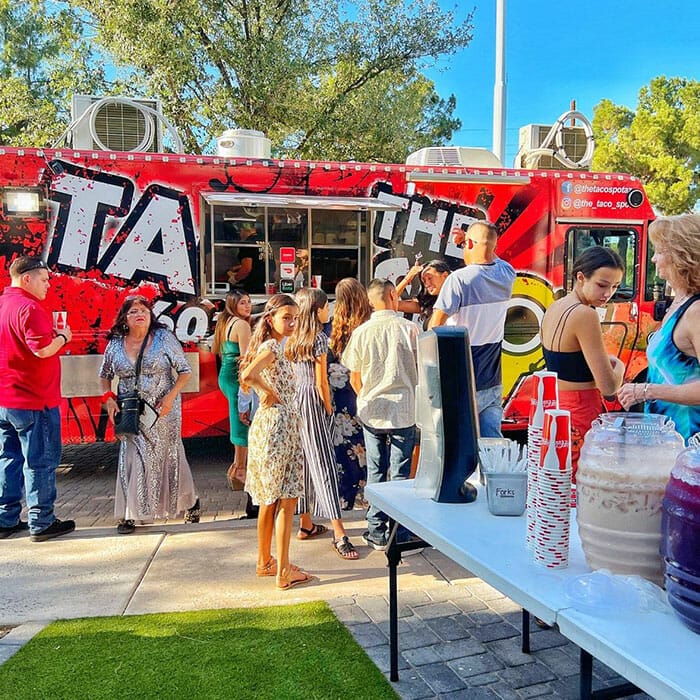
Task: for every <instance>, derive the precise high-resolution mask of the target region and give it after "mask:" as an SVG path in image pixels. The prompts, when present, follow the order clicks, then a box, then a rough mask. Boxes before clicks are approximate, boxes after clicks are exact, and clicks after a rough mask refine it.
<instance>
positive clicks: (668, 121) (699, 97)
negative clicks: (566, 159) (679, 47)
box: [593, 76, 700, 214]
mask: <svg viewBox="0 0 700 700" xmlns="http://www.w3.org/2000/svg"><path fill="white" fill-rule="evenodd" d="M593 131H594V134H595V138H596V144H597V147H596V151H595V155H594V157H593V167H594V168H595V169H596V170H614V171H621V172H628V173H631V174H632V175H636V176H637V177H639V178H640V179H641V180H642V182H643V183H644V185H645V188H646V191H647V194H648V196H649V200H650V201H651V203H652V205H653V206H654V207H656V208H657V209H658V210H659V211H661V212H663V213H664V214H681V213H684V212H687V211H690V210H692V209H693V208H694V207H695V206H696V204H697V202H698V199H700V82H698V81H696V80H687V79H685V78H666V77H664V76H660V77H658V78H654V79H653V80H652V81H651V83H650V84H649V85H648V86H645V87H643V88H642V89H641V90H640V91H639V104H638V105H637V109H636V111H632V110H630V109H627V108H626V107H622V106H619V105H616V104H613V103H612V102H611V101H610V100H603V101H602V102H600V103H599V104H598V105H596V107H595V110H594V113H593Z"/></svg>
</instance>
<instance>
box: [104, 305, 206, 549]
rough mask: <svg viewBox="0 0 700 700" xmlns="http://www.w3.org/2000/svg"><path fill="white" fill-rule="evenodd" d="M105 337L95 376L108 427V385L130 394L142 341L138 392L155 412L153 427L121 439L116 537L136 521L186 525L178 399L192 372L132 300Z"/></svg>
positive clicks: (189, 487)
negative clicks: (179, 518) (177, 520)
mask: <svg viewBox="0 0 700 700" xmlns="http://www.w3.org/2000/svg"><path fill="white" fill-rule="evenodd" d="M107 338H108V340H109V343H108V344H107V348H106V349H105V354H104V357H103V360H102V366H101V367H100V371H99V376H100V381H101V384H102V390H103V391H104V392H105V398H106V402H105V408H106V409H107V413H108V414H109V418H110V420H111V421H112V422H114V415H115V413H117V411H118V410H119V409H118V406H117V402H116V400H115V397H114V395H113V394H111V392H110V387H111V384H112V380H113V379H114V377H118V378H119V387H118V393H119V394H124V393H127V392H129V391H133V390H134V389H135V388H136V382H135V378H136V371H135V365H136V362H137V358H138V356H139V352H140V350H141V346H142V345H143V343H144V341H145V343H146V345H145V350H144V353H143V360H142V364H141V374H140V376H139V379H138V391H139V395H140V396H141V398H142V399H144V400H145V401H146V402H148V404H149V405H151V406H153V407H155V410H156V412H157V420H155V422H154V423H153V424H152V425H148V426H146V425H144V424H143V423H142V425H141V430H140V432H139V434H138V435H126V436H124V437H123V438H122V440H121V444H120V445H119V458H118V466H117V488H116V495H115V500H114V512H115V516H116V517H117V518H119V525H118V526H117V532H119V534H122V535H126V534H129V533H131V532H133V531H134V528H135V521H136V520H141V521H145V522H152V521H154V520H156V519H158V518H172V517H173V516H175V515H177V514H178V513H182V512H183V511H186V513H185V522H199V499H198V498H197V496H196V494H195V489H194V482H193V480H192V472H191V471H190V465H189V463H188V462H187V457H186V456H185V448H184V446H183V444H182V437H181V428H182V411H181V402H180V392H181V391H182V388H183V387H184V386H185V384H186V383H187V381H188V379H189V377H190V373H191V372H192V369H191V368H190V366H189V364H188V362H187V359H186V358H185V353H184V352H183V351H182V346H181V345H180V342H179V341H178V339H177V338H176V337H175V336H174V335H173V333H171V332H170V331H169V330H168V329H167V328H166V327H165V326H164V325H163V324H162V323H159V322H158V321H156V318H155V315H154V314H153V310H152V305H151V302H150V301H149V300H148V299H147V298H145V297H143V296H138V295H134V296H129V297H127V298H126V300H125V302H124V304H122V307H121V309H120V310H119V313H118V314H117V318H116V320H115V322H114V325H113V326H112V328H111V330H110V331H109V333H108V334H107Z"/></svg>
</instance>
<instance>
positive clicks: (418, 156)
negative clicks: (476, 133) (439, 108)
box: [406, 146, 503, 168]
mask: <svg viewBox="0 0 700 700" xmlns="http://www.w3.org/2000/svg"><path fill="white" fill-rule="evenodd" d="M406 165H427V166H436V167H445V166H450V165H452V166H457V167H469V168H502V167H503V164H502V163H501V161H500V160H499V159H498V157H497V156H496V155H495V154H493V153H492V152H491V151H489V150H487V149H486V148H465V147H463V146H432V147H430V148H421V149H420V150H419V151H416V152H415V153H411V154H410V155H409V156H408V158H406Z"/></svg>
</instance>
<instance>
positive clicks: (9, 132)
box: [0, 0, 106, 146]
mask: <svg viewBox="0 0 700 700" xmlns="http://www.w3.org/2000/svg"><path fill="white" fill-rule="evenodd" d="M105 85H106V81H105V78H104V74H103V68H102V62H101V61H99V60H98V59H97V56H96V54H95V53H94V50H93V48H92V47H91V45H90V41H89V38H88V36H87V35H86V34H85V26H84V23H83V17H81V16H80V14H79V13H78V12H76V11H75V10H74V9H73V8H71V7H69V6H68V5H67V4H66V3H47V2H40V1H39V0H32V1H31V2H12V0H0V144H4V145H18V146H19V145H22V146H46V145H49V144H50V143H51V142H52V141H53V140H54V139H56V138H57V137H58V136H59V134H60V133H61V131H63V129H64V128H65V125H66V124H67V122H68V113H69V111H70V96H71V95H72V94H73V93H80V92H95V91H103V90H104V89H105Z"/></svg>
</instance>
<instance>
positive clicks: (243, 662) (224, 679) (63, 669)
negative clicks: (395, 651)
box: [0, 602, 398, 700]
mask: <svg viewBox="0 0 700 700" xmlns="http://www.w3.org/2000/svg"><path fill="white" fill-rule="evenodd" d="M397 697H398V696H397V695H396V693H395V692H394V690H393V689H392V687H391V685H390V684H389V682H388V681H387V680H386V679H385V678H384V676H383V675H382V674H381V672H380V671H379V669H378V668H377V667H376V666H375V665H374V664H373V663H372V661H371V660H370V659H369V657H368V656H367V655H366V654H365V652H364V650H363V649H362V648H361V647H360V646H359V645H358V644H357V642H355V640H354V639H353V638H352V636H351V635H350V633H349V632H348V630H347V629H346V628H345V627H344V626H343V625H342V624H341V623H340V622H339V621H338V619H337V618H336V617H335V615H334V614H333V612H332V611H331V610H330V608H329V607H328V605H326V603H324V602H313V603H303V604H300V605H282V606H276V607H267V608H236V609H233V610H204V611H198V612H187V613H159V614H155V615H133V616H121V617H97V618H95V617H92V618H82V619H77V620H59V621H58V622H54V623H52V624H50V625H49V626H48V627H46V628H45V629H44V630H42V631H41V632H40V633H39V634H38V635H36V637H34V638H33V639H32V640H31V641H30V642H29V643H28V644H27V645H26V646H24V647H23V648H22V649H20V650H19V651H18V652H17V653H16V654H15V655H14V656H13V657H11V658H10V659H9V660H8V661H7V662H5V663H4V664H3V665H2V666H0V698H7V700H10V699H14V698H30V699H31V700H44V699H46V700H82V699H83V698H84V699H86V700H87V699H89V700H101V699H104V700H119V699H121V698H139V699H150V698H158V699H162V700H180V699H182V700H190V698H197V699H198V700H203V699H205V698H206V699H208V698H222V699H223V698H227V699H228V698H236V699H238V698H256V699H260V698H275V699H276V698H285V699H287V698H299V699H300V700H301V699H303V700H307V699H308V700H312V699H314V698H316V699H318V700H328V699H330V698H339V699H340V698H342V699H343V700H347V698H353V700H359V699H360V698H368V699H370V698H371V699H372V700H375V699H376V700H382V699H384V698H392V699H393V700H395V699H396V698H397Z"/></svg>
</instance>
